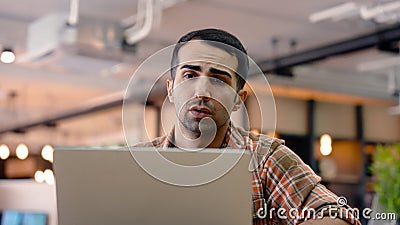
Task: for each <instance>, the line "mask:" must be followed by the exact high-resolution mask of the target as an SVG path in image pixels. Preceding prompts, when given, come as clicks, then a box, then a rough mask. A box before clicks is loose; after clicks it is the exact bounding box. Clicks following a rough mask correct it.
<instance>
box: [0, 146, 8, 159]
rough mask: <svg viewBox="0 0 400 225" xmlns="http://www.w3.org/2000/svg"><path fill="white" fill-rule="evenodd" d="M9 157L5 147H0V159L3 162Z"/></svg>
mask: <svg viewBox="0 0 400 225" xmlns="http://www.w3.org/2000/svg"><path fill="white" fill-rule="evenodd" d="M9 156H10V149H9V148H8V146H7V145H0V158H1V159H3V160H5V159H7V158H8V157H9Z"/></svg>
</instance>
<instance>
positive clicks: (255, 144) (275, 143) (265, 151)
mask: <svg viewBox="0 0 400 225" xmlns="http://www.w3.org/2000/svg"><path fill="white" fill-rule="evenodd" d="M235 130H236V131H237V132H238V133H239V134H240V136H242V138H243V141H244V144H245V145H246V146H247V148H249V147H250V149H251V150H254V151H257V154H258V155H271V154H272V153H273V152H274V151H275V150H276V149H277V148H278V147H279V146H284V145H285V141H284V140H282V139H279V138H274V137H271V136H268V135H264V134H255V133H253V132H250V131H246V130H244V129H243V128H240V127H235Z"/></svg>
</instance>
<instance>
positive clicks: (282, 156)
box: [137, 125, 360, 225]
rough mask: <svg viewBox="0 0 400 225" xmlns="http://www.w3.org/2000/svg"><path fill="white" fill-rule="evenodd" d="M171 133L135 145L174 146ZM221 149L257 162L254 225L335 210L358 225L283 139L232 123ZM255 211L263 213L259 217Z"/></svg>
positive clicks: (300, 219)
mask: <svg viewBox="0 0 400 225" xmlns="http://www.w3.org/2000/svg"><path fill="white" fill-rule="evenodd" d="M173 134H174V129H172V130H171V132H170V133H169V134H168V135H167V136H162V137H158V138H156V139H154V140H153V141H151V142H147V143H140V144H138V145H137V146H154V147H160V148H171V147H175V146H174V144H173V143H172V142H171V140H173V139H172V137H173ZM221 148H233V149H246V150H249V151H251V152H252V153H253V161H254V162H256V163H257V165H258V166H256V169H255V170H254V171H253V172H252V176H253V181H252V188H253V194H252V199H253V206H254V207H253V225H265V224H298V223H301V222H303V221H305V220H307V219H306V218H305V217H306V216H305V215H307V212H309V214H308V215H309V217H308V218H309V219H310V218H313V217H312V216H313V215H314V216H317V218H322V217H324V216H330V215H335V213H336V215H337V217H338V218H341V219H343V220H345V221H347V222H348V223H350V224H355V225H360V222H359V220H358V219H356V218H355V217H354V214H353V213H352V212H351V209H350V207H349V206H347V205H344V206H339V205H338V204H337V201H338V196H336V195H335V194H333V193H332V192H331V191H329V190H328V189H327V188H326V187H325V186H323V185H322V184H320V181H321V178H320V177H319V176H317V175H316V174H315V173H314V171H313V170H312V169H311V168H310V167H309V166H308V165H306V164H305V163H304V162H303V161H302V160H301V159H300V158H299V157H298V156H297V155H296V154H295V153H294V152H293V151H291V150H290V149H289V148H287V147H286V146H285V145H284V141H283V140H280V139H276V138H272V137H268V136H265V135H255V134H253V133H251V132H247V131H244V130H243V129H241V128H239V127H235V126H233V125H231V126H230V129H228V132H227V134H226V136H225V139H224V143H223V144H222V146H221ZM265 206H266V208H265ZM307 209H310V210H315V211H307ZM260 210H261V211H260ZM257 212H265V213H266V214H262V215H261V218H260V217H259V216H258V215H257ZM302 212H304V213H306V214H302ZM259 214H260V213H259ZM278 214H279V215H278ZM296 215H297V217H296ZM302 215H303V217H302Z"/></svg>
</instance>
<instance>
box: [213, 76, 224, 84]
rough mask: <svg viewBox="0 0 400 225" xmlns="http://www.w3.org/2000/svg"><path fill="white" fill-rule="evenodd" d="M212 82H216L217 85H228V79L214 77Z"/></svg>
mask: <svg viewBox="0 0 400 225" xmlns="http://www.w3.org/2000/svg"><path fill="white" fill-rule="evenodd" d="M212 81H214V82H215V83H218V84H225V83H227V81H226V79H224V78H222V77H213V78H212Z"/></svg>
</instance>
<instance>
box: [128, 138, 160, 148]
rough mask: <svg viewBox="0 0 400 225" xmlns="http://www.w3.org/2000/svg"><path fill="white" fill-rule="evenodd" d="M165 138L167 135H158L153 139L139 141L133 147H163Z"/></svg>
mask: <svg viewBox="0 0 400 225" xmlns="http://www.w3.org/2000/svg"><path fill="white" fill-rule="evenodd" d="M165 139H166V137H165V136H162V137H157V138H155V139H153V140H151V141H145V142H140V143H137V144H135V145H133V147H161V146H162V145H163V143H164V141H165Z"/></svg>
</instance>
